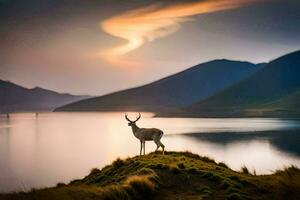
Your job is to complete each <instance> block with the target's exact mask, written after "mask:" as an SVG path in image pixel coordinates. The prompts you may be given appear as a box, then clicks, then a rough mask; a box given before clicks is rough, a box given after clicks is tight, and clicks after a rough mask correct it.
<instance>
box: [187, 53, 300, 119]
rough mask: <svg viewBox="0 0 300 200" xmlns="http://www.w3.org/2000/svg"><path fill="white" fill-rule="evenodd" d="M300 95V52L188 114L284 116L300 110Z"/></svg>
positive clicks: (291, 54)
mask: <svg viewBox="0 0 300 200" xmlns="http://www.w3.org/2000/svg"><path fill="white" fill-rule="evenodd" d="M299 92H300V51H296V52H293V53H290V54H287V55H285V56H282V57H280V58H278V59H276V60H274V61H271V62H270V63H268V64H267V65H266V66H265V67H264V68H262V69H260V70H258V71H257V72H256V73H254V74H252V75H251V76H249V77H247V78H245V79H244V80H242V81H240V82H238V83H237V84H235V85H233V86H231V87H229V88H227V89H225V90H223V91H221V92H220V93H218V94H216V95H214V96H212V97H209V98H207V99H206V100H204V101H199V102H198V103H196V104H194V105H192V106H190V107H188V108H187V109H186V110H185V111H184V112H185V113H191V115H202V116H220V115H225V116H226V115H227V116H231V115H233V116H234V115H241V114H242V115H243V114H245V115H250V116H251V115H253V116H259V115H262V116H266V115H267V116H269V115H270V116H272V113H274V114H275V116H281V114H282V115H285V114H288V113H289V112H292V113H295V112H296V111H297V110H298V111H299V107H298V105H299V102H300V101H299V100H300V98H299V96H300V93H299ZM298 111H297V112H298ZM259 113H261V114H259ZM299 113H300V112H298V113H297V115H298V116H300V115H299Z"/></svg>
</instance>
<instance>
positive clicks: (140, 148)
mask: <svg viewBox="0 0 300 200" xmlns="http://www.w3.org/2000/svg"><path fill="white" fill-rule="evenodd" d="M140 142H141V148H140V156H141V155H142V148H143V142H142V140H140Z"/></svg>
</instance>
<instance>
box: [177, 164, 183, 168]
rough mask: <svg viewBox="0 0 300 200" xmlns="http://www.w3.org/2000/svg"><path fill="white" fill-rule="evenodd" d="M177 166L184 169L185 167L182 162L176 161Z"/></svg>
mask: <svg viewBox="0 0 300 200" xmlns="http://www.w3.org/2000/svg"><path fill="white" fill-rule="evenodd" d="M177 167H178V168H180V169H184V168H185V165H184V164H183V163H178V164H177Z"/></svg>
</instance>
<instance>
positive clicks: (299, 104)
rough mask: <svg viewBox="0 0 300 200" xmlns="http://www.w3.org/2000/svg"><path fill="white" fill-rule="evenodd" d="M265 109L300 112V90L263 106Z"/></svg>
mask: <svg viewBox="0 0 300 200" xmlns="http://www.w3.org/2000/svg"><path fill="white" fill-rule="evenodd" d="M261 107H263V108H272V109H280V110H289V109H294V110H299V111H300V89H298V90H297V91H296V92H294V93H292V94H289V95H286V96H284V97H282V98H280V99H278V100H276V101H273V102H270V103H266V104H263V105H261Z"/></svg>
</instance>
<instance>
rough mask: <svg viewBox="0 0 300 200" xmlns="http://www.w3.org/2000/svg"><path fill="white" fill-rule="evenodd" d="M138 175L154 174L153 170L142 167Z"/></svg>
mask: <svg viewBox="0 0 300 200" xmlns="http://www.w3.org/2000/svg"><path fill="white" fill-rule="evenodd" d="M138 174H139V175H148V174H155V172H154V170H153V169H150V168H146V167H144V168H142V169H140V170H139V171H138Z"/></svg>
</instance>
